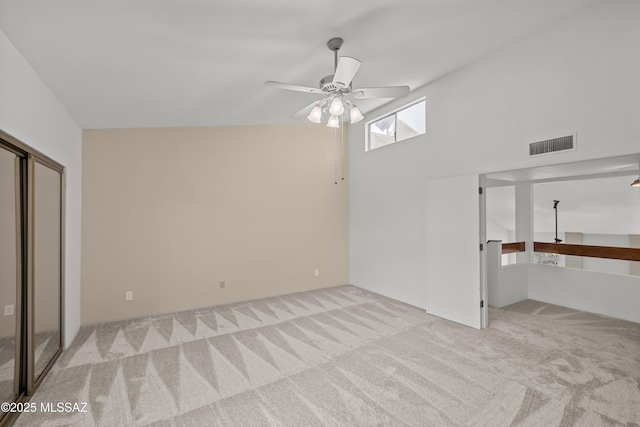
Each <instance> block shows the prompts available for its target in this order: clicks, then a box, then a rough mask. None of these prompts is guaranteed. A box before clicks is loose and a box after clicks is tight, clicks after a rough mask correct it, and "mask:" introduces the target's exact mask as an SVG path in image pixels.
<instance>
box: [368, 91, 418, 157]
mask: <svg viewBox="0 0 640 427" xmlns="http://www.w3.org/2000/svg"><path fill="white" fill-rule="evenodd" d="M426 104H427V102H426V100H425V99H421V100H419V101H418V102H414V103H413V104H410V105H407V106H405V107H402V108H400V109H398V110H396V111H394V112H393V113H391V114H389V115H387V116H385V117H382V118H380V119H376V120H374V121H372V122H370V123H369V124H368V126H367V127H368V138H367V146H366V151H369V150H373V149H375V148H380V147H384V146H385V145H389V144H393V143H395V142H399V141H403V140H405V139H409V138H412V137H414V136H417V135H424V134H425V133H426V131H427V114H426Z"/></svg>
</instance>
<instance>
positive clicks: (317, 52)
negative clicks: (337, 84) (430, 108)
mask: <svg viewBox="0 0 640 427" xmlns="http://www.w3.org/2000/svg"><path fill="white" fill-rule="evenodd" d="M600 1H602V0H562V1H558V0H401V1H389V0H367V1H353V0H352V1H344V0H323V1H318V2H308V1H299V0H269V1H263V0H245V1H237V0H234V1H232V0H109V1H99V0H56V1H51V0H0V29H1V30H2V31H3V32H4V33H5V34H6V35H7V36H8V37H9V39H10V40H11V41H12V42H13V44H14V45H15V46H16V47H17V48H18V50H19V51H20V52H21V53H22V55H23V56H24V57H25V58H26V60H27V61H28V62H29V63H30V64H31V66H32V67H33V68H34V69H35V71H36V72H37V73H38V74H39V75H40V77H41V78H42V79H43V80H44V82H45V83H46V84H47V86H48V87H49V88H50V89H51V90H52V91H53V92H54V94H55V95H56V96H57V97H58V99H59V100H60V102H61V103H62V104H63V105H64V106H65V107H66V108H67V110H68V111H69V112H70V113H71V115H72V116H73V117H74V118H75V120H76V121H77V122H78V124H79V125H80V126H81V127H82V128H85V129H87V128H129V127H166V126H215V125H248V124H270V123H291V122H292V119H290V118H289V115H290V114H291V113H293V112H295V111H297V110H298V109H300V108H301V107H303V106H305V105H307V104H308V103H310V102H311V101H313V100H314V96H313V95H310V94H305V93H295V92H285V91H280V90H277V89H275V88H271V87H265V86H264V84H263V83H264V81H265V80H278V81H286V82H291V83H296V84H301V85H306V86H316V85H317V84H318V81H319V80H320V79H321V78H322V77H324V76H325V75H328V74H332V71H333V54H332V52H331V51H330V50H329V49H328V48H327V47H326V42H327V40H329V39H330V38H332V37H335V36H340V37H342V38H344V39H345V43H344V46H343V48H342V50H341V54H343V55H348V56H353V57H355V58H358V59H359V60H361V61H362V63H363V65H362V67H361V68H360V71H359V72H358V75H357V76H356V80H355V82H354V86H361V87H368V86H389V85H409V86H410V87H411V89H415V88H417V87H420V86H422V85H425V84H427V83H429V82H431V81H433V80H434V79H437V78H439V77H441V76H443V75H446V74H447V73H450V72H452V71H454V70H456V69H458V68H460V67H463V66H465V65H466V64H468V63H470V62H473V61H474V60H477V59H478V58H481V57H483V56H485V55H487V54H490V53H491V52H492V51H494V50H496V49H499V48H500V47H502V46H505V45H508V44H510V43H514V42H517V41H518V40H520V39H522V38H525V37H527V36H528V35H529V34H532V33H534V32H537V31H543V30H544V28H545V27H547V26H549V25H551V24H553V23H555V22H558V21H560V20H562V19H565V18H567V17H569V16H571V15H573V14H575V13H578V12H579V11H580V10H582V9H584V8H587V7H590V6H592V5H594V4H595V3H599V2H600ZM384 102H386V101H385V100H375V101H368V102H364V101H363V102H359V103H358V105H359V106H360V107H361V109H362V110H363V111H364V112H365V113H366V112H367V111H370V110H371V109H373V108H375V107H377V106H380V105H382V104H383V103H384Z"/></svg>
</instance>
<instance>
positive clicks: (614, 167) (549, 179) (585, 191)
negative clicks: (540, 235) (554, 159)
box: [486, 154, 640, 238]
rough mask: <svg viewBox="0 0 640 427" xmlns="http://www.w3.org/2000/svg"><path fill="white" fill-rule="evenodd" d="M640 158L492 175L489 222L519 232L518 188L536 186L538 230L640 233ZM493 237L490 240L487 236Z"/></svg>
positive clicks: (633, 157) (633, 156)
mask: <svg viewBox="0 0 640 427" xmlns="http://www.w3.org/2000/svg"><path fill="white" fill-rule="evenodd" d="M638 174H640V155H638V154H636V155H628V156H620V157H612V158H604V159H597V160H588V161H582V162H575V163H564V164H557V165H552V166H542V167H536V168H530V169H521V170H515V171H505V172H499V173H491V174H487V175H486V177H487V186H488V187H490V188H488V189H487V218H490V219H491V221H493V222H494V223H496V224H499V225H501V226H502V227H504V228H506V229H507V230H512V231H513V230H515V189H514V186H513V185H514V184H515V183H517V182H525V183H531V184H533V210H534V230H535V231H537V232H547V233H549V232H554V231H555V213H554V210H553V201H554V200H559V201H560V203H559V204H558V231H559V232H560V233H562V232H565V231H574V232H581V233H588V234H640V189H638V188H633V187H631V185H630V184H631V182H633V181H634V180H635V179H636V178H638ZM488 237H489V238H492V237H491V236H488Z"/></svg>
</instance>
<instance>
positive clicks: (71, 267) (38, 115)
mask: <svg viewBox="0 0 640 427" xmlns="http://www.w3.org/2000/svg"><path fill="white" fill-rule="evenodd" d="M0 94H2V96H0V129H2V130H3V131H4V132H6V133H8V134H10V135H12V136H14V137H15V138H17V139H19V140H20V141H22V142H23V143H25V144H27V145H29V146H31V147H33V148H35V149H36V150H38V151H40V152H42V153H43V154H46V155H47V156H49V157H51V158H52V159H54V160H56V161H58V162H60V163H62V164H63V165H64V166H65V167H66V181H67V189H66V223H65V227H66V233H65V243H66V252H65V279H66V280H65V290H64V291H65V301H64V304H65V307H64V308H65V345H68V344H69V343H70V342H71V340H72V339H73V337H74V336H75V334H76V332H77V331H78V328H79V327H80V218H81V215H80V210H81V175H82V147H81V144H82V130H81V129H80V127H79V126H78V124H77V123H76V122H75V121H74V120H73V119H72V118H71V116H70V115H69V113H68V112H67V111H66V110H65V109H64V107H63V106H62V105H61V104H60V102H58V100H57V99H56V97H55V96H54V95H53V93H52V92H51V91H50V90H49V89H48V88H47V86H46V85H45V84H44V82H43V81H42V80H41V79H40V77H39V76H38V75H37V74H36V73H35V71H34V70H33V69H32V68H31V66H30V65H29V64H28V63H27V62H26V60H25V59H24V58H23V57H22V55H20V53H19V52H18V50H17V49H16V48H15V47H14V46H13V44H12V43H11V42H10V41H9V39H8V38H7V37H6V35H5V34H4V33H3V32H2V31H0Z"/></svg>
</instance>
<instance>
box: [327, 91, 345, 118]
mask: <svg viewBox="0 0 640 427" xmlns="http://www.w3.org/2000/svg"><path fill="white" fill-rule="evenodd" d="M329 112H330V113H331V114H333V115H334V116H339V115H341V114H342V113H344V104H343V103H342V100H341V99H340V97H339V96H336V97H335V98H333V100H332V101H331V106H330V107H329Z"/></svg>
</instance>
